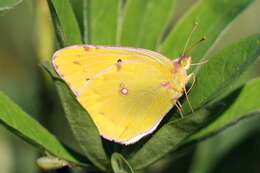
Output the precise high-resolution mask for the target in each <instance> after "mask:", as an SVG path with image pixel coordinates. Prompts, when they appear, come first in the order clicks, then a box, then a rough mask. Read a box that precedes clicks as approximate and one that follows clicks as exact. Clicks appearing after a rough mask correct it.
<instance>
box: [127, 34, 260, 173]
mask: <svg viewBox="0 0 260 173" xmlns="http://www.w3.org/2000/svg"><path fill="white" fill-rule="evenodd" d="M259 44H260V35H253V36H250V37H248V38H246V39H244V40H241V41H239V42H237V43H235V44H233V45H231V46H229V47H228V48H226V49H224V50H223V51H221V52H220V53H219V54H217V55H216V56H214V57H212V58H211V59H210V61H209V62H208V63H207V64H206V65H204V66H203V67H202V68H201V70H200V71H199V72H198V76H197V80H196V86H194V88H193V89H192V91H191V92H192V93H191V94H190V96H189V98H190V99H191V101H192V104H193V105H195V106H194V108H197V107H198V106H199V105H201V103H209V102H210V99H211V100H212V99H214V97H213V96H218V95H221V93H222V92H223V91H225V89H227V88H229V86H230V85H231V84H232V83H233V82H234V80H235V79H237V78H238V77H239V75H240V74H241V73H242V72H243V71H245V70H246V68H247V67H249V65H250V64H252V63H254V62H255V60H256V59H257V57H258V56H259V55H260V46H259ZM201 79H203V81H200V80H201ZM231 86H232V85H231ZM196 88H197V89H196ZM199 88H200V90H198V89H199ZM195 92H199V93H195ZM205 93H207V94H205ZM196 97H199V98H196ZM204 101H205V102H204ZM222 109H224V108H222ZM186 110H187V109H186ZM216 110H218V109H215V110H214V109H213V111H212V109H209V108H207V107H206V106H205V105H204V106H203V109H198V111H196V112H195V113H193V114H192V115H186V117H185V118H184V119H178V120H175V121H172V122H169V123H167V124H166V125H164V126H163V127H162V128H161V129H159V130H158V131H157V132H156V133H155V134H154V135H153V136H152V137H151V138H150V139H149V140H148V141H147V142H146V143H144V144H143V145H142V148H141V149H140V150H138V151H137V152H135V153H131V155H130V156H129V158H128V160H129V162H130V163H131V165H132V166H133V168H134V169H140V168H143V167H145V166H147V165H149V164H151V163H152V162H154V161H156V160H158V159H159V158H161V157H162V156H164V155H165V154H167V153H169V152H170V151H173V150H175V149H177V148H178V147H179V146H180V145H181V143H182V142H183V140H184V139H185V138H186V137H188V136H189V135H191V134H192V133H193V132H194V131H195V130H197V129H198V128H200V127H201V126H202V125H203V124H205V123H206V122H208V120H210V119H212V118H214V116H216V115H217V114H218V113H219V112H218V111H216ZM132 147H138V144H136V146H132Z"/></svg>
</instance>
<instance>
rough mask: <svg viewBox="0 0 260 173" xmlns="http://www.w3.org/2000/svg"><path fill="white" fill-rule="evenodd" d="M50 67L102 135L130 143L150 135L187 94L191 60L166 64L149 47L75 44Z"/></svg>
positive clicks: (189, 58)
mask: <svg viewBox="0 0 260 173" xmlns="http://www.w3.org/2000/svg"><path fill="white" fill-rule="evenodd" d="M52 63H53V66H54V68H55V70H56V72H57V73H58V74H59V76H60V77H61V78H62V79H63V80H64V81H65V82H66V83H67V84H68V86H69V87H70V89H71V90H72V92H73V93H74V95H75V97H76V99H77V100H78V102H79V103H80V104H81V105H82V106H83V107H84V108H85V109H86V111H87V112H88V113H89V115H90V117H91V118H92V120H93V121H94V123H95V125H96V127H97V128H98V131H99V133H100V135H101V136H103V137H104V138H106V139H108V140H111V141H114V142H117V143H121V144H125V145H128V144H132V143H135V142H137V141H138V140H140V139H141V138H142V137H144V136H146V135H148V134H150V133H152V132H153V131H154V130H155V129H156V127H157V126H158V125H159V123H160V122H161V120H162V119H163V117H164V116H165V115H166V114H167V113H168V112H169V111H170V110H171V108H172V107H173V106H174V105H176V107H177V108H178V109H180V106H181V105H179V104H178V99H179V98H180V97H181V96H182V95H183V93H185V92H186V90H185V85H186V84H187V82H188V81H189V79H190V77H191V75H188V74H187V70H188V69H189V67H190V65H191V57H190V56H181V57H180V58H178V59H175V60H170V59H168V58H167V57H165V56H163V55H161V54H159V53H157V52H154V51H151V50H147V49H141V48H130V47H113V46H94V45H74V46H70V47H66V48H63V49H60V50H58V51H56V52H55V53H54V55H53V57H52Z"/></svg>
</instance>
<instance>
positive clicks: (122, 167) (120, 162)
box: [111, 153, 134, 173]
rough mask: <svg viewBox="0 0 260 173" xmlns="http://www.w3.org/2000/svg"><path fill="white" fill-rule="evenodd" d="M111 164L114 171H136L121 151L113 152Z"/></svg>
mask: <svg viewBox="0 0 260 173" xmlns="http://www.w3.org/2000/svg"><path fill="white" fill-rule="evenodd" d="M111 166H112V169H113V172H114V173H134V171H133V169H132V168H131V166H130V165H129V163H128V162H127V161H126V159H125V158H124V157H123V156H122V155H121V154H119V153H113V154H112V157H111Z"/></svg>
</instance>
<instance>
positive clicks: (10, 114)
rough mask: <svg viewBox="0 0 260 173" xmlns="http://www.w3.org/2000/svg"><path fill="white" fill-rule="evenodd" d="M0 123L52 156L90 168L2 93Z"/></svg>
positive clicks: (85, 161) (87, 162)
mask: <svg viewBox="0 0 260 173" xmlns="http://www.w3.org/2000/svg"><path fill="white" fill-rule="evenodd" d="M0 123H1V124H3V125H4V126H5V127H7V129H9V130H10V131H11V132H12V133H14V134H16V135H17V136H19V137H21V138H22V139H23V140H25V141H26V142H28V143H30V144H32V145H34V146H35V147H37V148H39V149H41V150H42V151H48V152H49V153H51V154H52V155H54V156H56V157H58V158H61V159H64V160H67V161H69V162H71V163H74V164H76V165H81V166H84V167H91V165H90V163H89V161H88V160H87V159H85V158H84V159H82V157H81V156H80V155H78V154H76V153H74V152H73V151H72V150H70V149H69V148H67V147H66V146H64V145H63V144H62V143H61V142H60V141H59V140H58V139H57V138H56V137H55V136H53V135H52V134H50V133H49V132H48V131H47V130H46V129H45V128H44V127H43V126H41V125H40V124H39V123H38V122H37V121H35V120H34V119H32V118H31V117H30V116H29V115H28V114H26V113H25V112H24V111H23V110H21V108H19V107H18V106H17V105H16V104H15V103H13V102H12V101H11V100H10V99H9V98H8V97H7V96H5V95H4V94H3V93H0Z"/></svg>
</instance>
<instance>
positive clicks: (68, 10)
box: [49, 0, 82, 47]
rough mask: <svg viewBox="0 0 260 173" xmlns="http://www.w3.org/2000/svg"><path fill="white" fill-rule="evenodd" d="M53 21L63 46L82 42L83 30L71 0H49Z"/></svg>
mask: <svg viewBox="0 0 260 173" xmlns="http://www.w3.org/2000/svg"><path fill="white" fill-rule="evenodd" d="M49 7H50V11H51V13H52V18H53V23H54V25H55V26H56V27H55V29H56V33H57V35H58V36H59V39H60V42H61V45H62V46H63V47H65V46H69V45H74V44H80V43H82V41H81V32H80V28H79V24H78V22H77V19H76V16H75V14H74V11H73V8H72V6H71V4H70V1H69V0H62V1H60V0H49Z"/></svg>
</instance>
